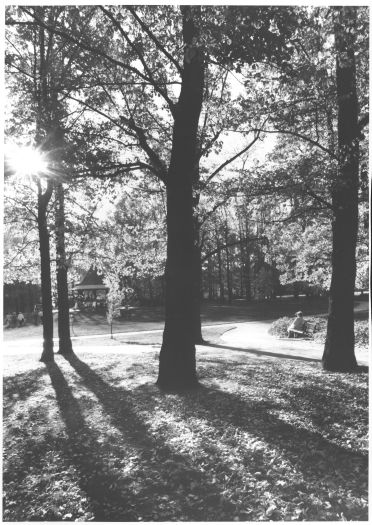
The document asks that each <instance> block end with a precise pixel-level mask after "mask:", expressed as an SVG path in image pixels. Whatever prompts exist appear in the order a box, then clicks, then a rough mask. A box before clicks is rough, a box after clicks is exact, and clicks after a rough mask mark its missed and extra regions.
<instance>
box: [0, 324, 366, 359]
mask: <svg viewBox="0 0 372 525" xmlns="http://www.w3.org/2000/svg"><path fill="white" fill-rule="evenodd" d="M271 322H272V321H249V322H243V323H241V322H240V323H221V324H218V325H217V324H214V325H204V326H205V327H207V326H208V327H211V326H216V327H217V326H218V327H221V326H225V327H226V331H225V332H224V333H223V334H222V335H221V337H220V342H219V343H210V344H207V345H200V346H199V349H202V348H203V349H205V350H207V349H208V352H213V349H215V351H216V352H217V351H218V353H219V355H221V352H222V354H223V352H225V351H238V352H239V351H241V352H245V353H250V354H252V355H261V356H269V357H273V358H286V359H297V360H302V361H313V362H314V361H320V360H321V358H322V354H323V345H322V344H319V343H315V342H313V341H307V340H304V339H289V338H288V339H277V338H275V337H272V336H271V335H269V334H268V329H269V327H270V324H271ZM162 331H163V330H162V329H161V330H146V331H136V332H123V333H120V334H119V333H115V337H116V336H120V335H125V336H130V335H132V336H135V335H138V334H141V335H144V334H154V333H160V332H162ZM72 339H73V340H76V342H78V344H77V345H76V350H77V352H79V351H84V352H102V349H103V348H104V351H105V352H110V353H111V352H113V353H127V352H130V353H133V352H143V351H149V350H150V351H154V350H157V351H158V349H159V345H155V344H133V343H118V342H117V341H111V340H110V338H109V336H108V334H103V335H93V336H80V337H73V338H72ZM90 339H100V340H101V341H102V342H100V344H97V343H95V344H94V343H90V342H89V343H88V340H90ZM56 341H58V340H56ZM85 341H86V344H84V342H85ZM41 345H42V340H41V338H39V337H37V338H35V337H33V338H29V339H19V340H13V341H3V355H14V354H17V355H19V354H21V353H36V354H37V353H39V352H40V351H41ZM57 345H58V342H57V344H56V346H57ZM355 353H356V358H357V361H358V364H359V365H368V363H369V358H368V355H369V354H368V351H367V350H360V349H356V352H355Z"/></svg>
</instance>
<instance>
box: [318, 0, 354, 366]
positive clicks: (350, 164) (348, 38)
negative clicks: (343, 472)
mask: <svg viewBox="0 0 372 525" xmlns="http://www.w3.org/2000/svg"><path fill="white" fill-rule="evenodd" d="M337 11H338V13H337V17H338V19H337V21H336V23H335V45H336V83H337V99H338V147H339V151H338V153H339V169H338V174H337V179H336V181H335V182H334V185H333V188H332V203H333V208H334V217H333V224H332V233H333V252H332V279H331V288H330V294H329V311H328V325H327V336H326V342H325V347H324V354H323V367H324V368H325V369H326V370H333V371H345V372H346V371H353V370H354V369H355V368H356V366H357V363H356V359H355V352H354V287H355V274H356V261H355V250H356V242H357V231H358V169H359V144H358V101H357V94H356V71H355V58H354V49H353V46H354V43H355V36H356V9H355V8H352V7H341V8H338V10H337Z"/></svg>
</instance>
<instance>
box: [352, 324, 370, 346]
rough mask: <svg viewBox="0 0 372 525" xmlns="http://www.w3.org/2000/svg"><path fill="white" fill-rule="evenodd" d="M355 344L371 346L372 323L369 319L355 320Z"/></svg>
mask: <svg viewBox="0 0 372 525" xmlns="http://www.w3.org/2000/svg"><path fill="white" fill-rule="evenodd" d="M354 334H355V346H360V347H364V348H368V347H369V339H370V335H369V334H370V323H369V322H368V321H355V324H354Z"/></svg>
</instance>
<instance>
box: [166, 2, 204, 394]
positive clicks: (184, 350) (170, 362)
mask: <svg viewBox="0 0 372 525" xmlns="http://www.w3.org/2000/svg"><path fill="white" fill-rule="evenodd" d="M181 11H182V16H183V38H184V43H185V46H184V50H185V51H184V64H183V66H184V67H183V74H182V85H181V92H180V96H179V100H178V103H177V109H176V115H175V122H174V128H173V144H172V153H171V160H170V166H169V170H168V177H167V232H168V243H167V267H166V305H165V328H164V334H163V344H162V347H161V351H160V360H159V376H158V380H157V384H158V385H159V386H160V387H161V388H164V389H182V388H189V387H193V386H196V385H197V376H196V358H195V344H194V340H193V284H194V282H193V281H194V279H193V278H194V272H193V258H194V249H193V247H194V242H193V241H194V228H193V178H194V173H195V166H196V164H197V130H198V122H199V116H200V111H201V107H202V101H203V84H204V64H203V56H202V53H201V50H200V49H199V48H198V47H197V43H196V41H197V36H198V30H197V27H196V24H195V21H197V18H198V16H200V7H199V6H181Z"/></svg>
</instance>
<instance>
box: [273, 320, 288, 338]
mask: <svg viewBox="0 0 372 525" xmlns="http://www.w3.org/2000/svg"><path fill="white" fill-rule="evenodd" d="M292 320H293V318H292V317H280V318H279V319H277V320H276V321H274V322H273V323H272V324H271V326H270V328H269V334H270V335H275V336H276V337H288V326H289V325H290V324H291V322H292Z"/></svg>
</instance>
